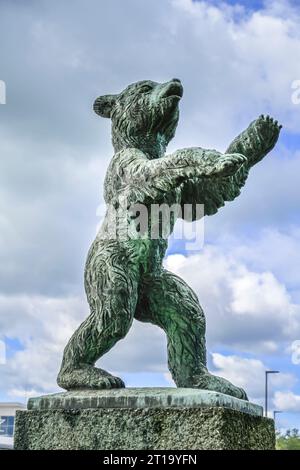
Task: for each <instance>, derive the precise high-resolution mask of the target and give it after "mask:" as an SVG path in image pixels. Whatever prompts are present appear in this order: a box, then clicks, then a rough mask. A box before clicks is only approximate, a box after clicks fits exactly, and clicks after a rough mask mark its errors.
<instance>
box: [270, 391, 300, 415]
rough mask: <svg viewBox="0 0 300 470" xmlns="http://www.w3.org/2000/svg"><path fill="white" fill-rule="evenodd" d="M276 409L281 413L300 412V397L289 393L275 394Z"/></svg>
mask: <svg viewBox="0 0 300 470" xmlns="http://www.w3.org/2000/svg"><path fill="white" fill-rule="evenodd" d="M274 404H275V408H276V409H277V410H280V411H287V412H289V411H290V412H298V413H299V412H300V395H296V394H295V393H293V392H291V391H288V392H280V391H277V392H275V395H274Z"/></svg>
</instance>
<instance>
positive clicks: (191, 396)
mask: <svg viewBox="0 0 300 470" xmlns="http://www.w3.org/2000/svg"><path fill="white" fill-rule="evenodd" d="M274 448H275V431H274V422H273V420H271V419H268V418H264V417H263V416H262V408H261V407H260V406H258V405H255V404H253V403H249V402H246V401H244V400H239V399H236V398H233V397H229V396H228V395H223V394H220V393H216V392H209V391H205V390H195V389H180V388H154V389H147V388H141V389H120V390H100V391H77V392H66V393H60V394H54V395H47V396H43V397H38V398H32V399H30V400H29V403H28V410H27V411H19V412H17V417H16V427H15V449H19V450H20V449H27V450H38V449H49V450H50V449H51V450H55V449H93V450H95V449H96V450H119V449H122V450H124V449H126V450H138V449H145V450H189V449H200V450H201V449H216V450H217V449H236V450H237V449H261V450H267V449H274Z"/></svg>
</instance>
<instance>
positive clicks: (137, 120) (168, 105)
mask: <svg viewBox="0 0 300 470" xmlns="http://www.w3.org/2000/svg"><path fill="white" fill-rule="evenodd" d="M182 95H183V87H182V85H181V82H180V80H178V79H177V78H173V79H172V80H170V81H169V82H166V83H156V82H152V81H150V80H143V81H140V82H137V83H133V84H131V85H129V86H128V87H127V88H125V90H124V91H122V92H121V93H119V94H117V95H104V96H100V97H99V98H97V99H96V100H95V102H94V111H95V112H96V113H97V114H98V115H99V116H102V117H106V118H110V119H111V120H112V141H113V146H114V149H115V151H116V152H118V151H120V150H122V149H124V148H132V147H133V148H138V149H139V150H142V151H143V152H144V153H145V154H146V155H147V156H148V158H158V157H160V156H161V155H163V154H164V152H165V149H166V146H167V145H168V143H169V142H170V140H171V139H172V138H173V137H174V135H175V130H176V127H177V123H178V119H179V109H178V104H179V101H180V99H181V97H182Z"/></svg>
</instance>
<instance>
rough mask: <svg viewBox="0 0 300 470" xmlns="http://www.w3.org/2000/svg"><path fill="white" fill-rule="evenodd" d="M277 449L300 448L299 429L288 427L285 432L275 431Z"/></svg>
mask: <svg viewBox="0 0 300 470" xmlns="http://www.w3.org/2000/svg"><path fill="white" fill-rule="evenodd" d="M276 449H277V450H300V434H299V429H288V430H287V431H286V433H285V434H280V433H279V432H278V433H277V436H276Z"/></svg>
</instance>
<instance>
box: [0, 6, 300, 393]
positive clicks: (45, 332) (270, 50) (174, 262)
mask: <svg viewBox="0 0 300 470" xmlns="http://www.w3.org/2000/svg"><path fill="white" fill-rule="evenodd" d="M49 5H50V4H49V2H47V1H45V0H41V1H40V2H30V4H28V5H26V8H25V7H23V6H22V5H21V4H20V3H18V5H16V3H15V2H2V5H1V18H0V26H1V27H0V36H1V37H0V40H1V43H3V44H5V48H3V51H2V59H1V73H3V76H1V77H0V79H5V81H6V83H7V94H8V96H7V100H8V103H7V105H5V106H3V107H2V108H1V112H2V121H1V136H0V140H1V160H0V166H1V171H0V193H1V198H0V260H1V263H0V284H1V285H0V288H1V296H0V332H1V334H2V333H3V334H5V335H7V336H8V337H9V338H17V339H19V341H20V342H21V344H22V347H23V350H20V351H18V352H16V353H15V354H14V355H13V356H11V357H10V358H9V360H8V363H7V365H6V366H5V368H3V367H2V366H1V369H0V373H1V387H6V390H10V391H11V393H15V394H21V395H22V393H30V391H34V392H35V391H36V392H39V393H40V391H44V392H47V391H51V390H52V389H53V388H55V377H56V374H57V370H58V367H59V363H60V359H61V354H62V350H63V347H64V345H65V343H66V340H67V338H68V337H69V336H70V335H71V333H72V332H73V331H74V329H75V328H76V326H77V325H78V324H79V322H80V321H81V320H82V319H83V318H84V317H85V316H86V314H87V313H88V308H87V304H86V302H85V301H84V300H83V298H84V294H83V290H82V287H81V285H82V271H83V265H84V258H85V255H86V252H87V249H88V245H89V243H90V240H91V239H92V237H93V236H94V227H95V226H96V223H97V217H96V208H97V206H98V204H99V202H100V196H99V191H101V192H102V189H100V188H102V182H103V177H104V173H105V169H106V166H107V164H108V161H109V158H110V156H111V152H112V148H111V145H110V140H109V139H110V138H109V132H110V125H109V122H108V121H105V120H99V119H97V118H96V116H94V115H93V113H92V111H91V104H92V102H93V99H94V98H95V96H97V95H98V94H100V93H111V92H112V93H113V92H117V91H120V90H121V89H122V88H123V87H124V86H126V85H127V84H128V83H130V82H132V81H135V80H137V79H143V78H153V79H154V80H158V81H159V80H167V79H170V78H171V77H172V76H178V77H179V78H182V80H183V84H184V86H185V95H184V99H183V100H182V104H181V121H180V124H179V127H178V133H177V137H176V139H175V140H174V142H173V143H172V145H171V148H170V151H171V150H172V149H173V148H176V147H183V146H191V145H201V146H204V147H217V148H220V149H222V148H223V149H224V148H225V147H226V146H227V144H228V142H229V141H230V140H231V139H232V138H233V137H234V136H235V135H236V134H237V133H238V132H240V130H242V128H244V127H245V126H246V125H248V123H249V121H250V120H252V119H253V118H254V117H256V116H257V115H259V114H261V113H262V112H265V113H266V112H270V113H272V114H274V116H276V117H278V118H279V119H280V120H281V121H282V122H283V124H284V129H285V132H286V131H287V130H288V131H291V132H298V130H299V116H300V114H299V113H300V108H299V107H297V106H293V105H292V103H291V96H290V95H291V83H292V81H293V80H295V79H298V78H300V63H299V61H298V60H296V59H295V58H297V57H298V56H299V51H300V34H299V31H300V28H299V24H300V20H299V15H298V14H297V12H296V11H294V10H293V9H291V8H288V3H287V2H279V1H272V2H268V5H269V6H268V7H267V8H266V9H265V10H264V11H263V12H262V11H261V12H256V13H254V14H250V13H247V14H246V13H245V12H243V10H242V9H241V8H237V7H226V8H225V7H224V5H222V8H221V7H220V8H218V7H212V6H211V5H210V4H209V3H208V2H198V3H195V2H192V1H190V0H180V1H179V0H177V1H173V0H166V1H164V2H155V6H153V2H148V1H143V2H142V1H141V0H127V1H126V2H124V1H123V0H113V1H110V2H106V4H105V7H104V6H103V5H102V3H101V2H98V1H97V0H91V1H90V2H89V5H90V6H89V8H88V9H87V8H86V6H85V4H84V3H83V2H82V1H77V0H74V2H72V10H70V5H69V2H68V1H66V0H62V1H60V2H55V3H53V4H51V8H50V7H49ZM283 8H284V9H283ZM99 18H101V26H99ZM12 24H13V25H14V28H12V27H11V25H12ZM1 38H2V39H1ZM20 38H21V39H20ZM20 45H21V47H20ZM145 57H146V58H147V60H145ZM33 58H34V60H33ZM293 59H295V60H293ZM20 70H22V74H20V73H19V71H20ZM286 135H287V134H286ZM278 148H279V149H280V152H281V153H282V154H283V153H284V148H283V147H282V146H280V147H278ZM276 153H279V150H276V151H275V152H274V154H276ZM292 157H293V156H292V155H288V154H286V153H285V154H284V155H283V158H282V159H281V160H279V159H276V158H273V160H272V159H270V161H266V162H264V163H262V165H260V166H259V167H258V168H257V169H256V170H254V171H255V174H253V175H252V177H251V178H249V181H248V183H247V187H246V188H245V191H243V195H242V196H241V198H240V199H239V201H238V202H237V203H232V204H231V205H228V207H226V208H225V209H224V210H223V211H221V212H220V213H219V214H217V215H216V216H215V217H213V218H211V219H210V220H209V221H207V225H208V226H209V227H212V229H214V234H216V233H217V234H220V233H222V234H223V235H224V233H226V232H227V233H233V231H234V230H235V229H236V230H237V227H239V229H240V228H241V232H243V231H245V230H246V227H248V225H247V222H248V221H249V219H251V220H252V222H253V224H254V226H255V236H254V237H253V241H250V240H249V238H248V239H247V240H246V242H245V243H244V242H243V241H239V240H237V239H235V240H234V241H233V243H231V246H230V247H229V248H228V250H226V241H225V240H224V238H223V239H222V240H220V243H219V248H218V249H216V248H213V247H209V246H207V247H206V248H205V250H204V251H203V252H202V253H201V254H199V255H194V256H191V257H189V258H186V257H183V256H181V255H176V256H170V257H169V258H168V259H167V261H166V264H167V265H168V266H169V267H170V268H171V269H173V270H174V271H176V272H178V273H179V274H181V275H182V276H183V277H184V278H185V279H186V280H187V281H188V282H189V283H190V284H191V285H193V286H194V288H195V290H196V291H197V293H198V295H199V298H200V301H201V303H202V304H203V306H204V309H205V311H206V314H207V320H208V338H209V346H210V347H212V349H213V348H214V347H216V346H217V345H223V346H228V347H235V348H241V350H243V351H255V352H256V353H258V352H265V353H274V352H279V353H280V351H281V350H282V347H281V344H282V343H284V342H285V341H291V340H293V339H299V319H298V317H299V307H298V306H297V305H296V300H295V298H294V296H293V295H294V294H293V293H291V292H289V290H288V288H290V287H291V288H293V292H295V289H297V288H298V289H299V285H300V282H299V274H298V271H299V270H298V265H299V263H298V257H299V256H298V253H299V249H298V246H299V241H300V238H299V233H298V232H299V228H297V227H296V228H295V229H294V231H290V232H289V234H288V235H283V233H282V232H280V233H279V232H275V231H274V230H273V229H272V230H270V231H269V232H268V233H263V232H262V228H263V227H266V226H268V225H272V224H273V226H274V224H275V225H276V226H280V224H282V225H284V226H286V225H287V224H288V223H289V222H290V220H292V219H293V217H294V216H295V214H298V209H299V204H300V200H299V191H298V174H299V169H300V165H299V161H300V159H299V155H298V156H297V155H295V156H294V158H292ZM249 212H250V214H249ZM293 220H294V219H293ZM210 233H212V230H210ZM259 237H261V238H259ZM213 238H214V239H215V240H216V238H217V237H216V235H214V237H213ZM233 245H234V246H233ZM222 247H223V248H222ZM299 262H300V260H299ZM298 301H300V298H299V299H298ZM258 312H259V314H258ZM102 362H103V364H104V365H105V367H108V368H109V369H110V370H115V371H117V372H121V373H122V372H125V371H128V370H131V371H142V370H148V371H158V372H161V373H164V371H165V370H166V340H165V337H164V334H163V333H162V332H161V331H160V330H159V329H158V328H155V327H153V326H149V325H139V324H138V323H135V324H134V327H133V329H132V331H131V332H130V334H129V335H128V337H127V338H126V339H125V340H124V341H122V342H120V343H119V344H118V345H117V346H116V348H114V350H113V351H112V352H111V353H110V354H108V355H107V356H105V357H104V358H103V361H101V363H102ZM239 364H240V363H239ZM248 365H249V363H248ZM251 365H252V366H253V367H254V368H255V367H256V369H259V370H261V369H260V368H261V365H259V364H257V363H255V364H254V365H253V363H251ZM219 366H220V370H221V371H222V370H223V371H224V373H225V374H227V376H228V377H229V375H228V374H229V368H228V367H227V368H226V364H225V362H224V363H223V365H222V367H221V364H220V362H219ZM236 367H237V366H236ZM239 367H240V369H241V367H242V366H241V365H239ZM240 369H238V370H240ZM238 375H239V374H238V373H237V372H236V377H235V378H237V379H238V377H237V376H238ZM243 380H244V379H243ZM248 382H249V381H248ZM3 384H5V385H4V386H3ZM249 386H250V387H251V384H250V383H249ZM247 387H248V385H247ZM247 387H246V388H247ZM26 390H28V392H26ZM255 390H257V387H256V386H255V387H254V392H255V393H258V392H257V391H255ZM254 392H253V393H254Z"/></svg>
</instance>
